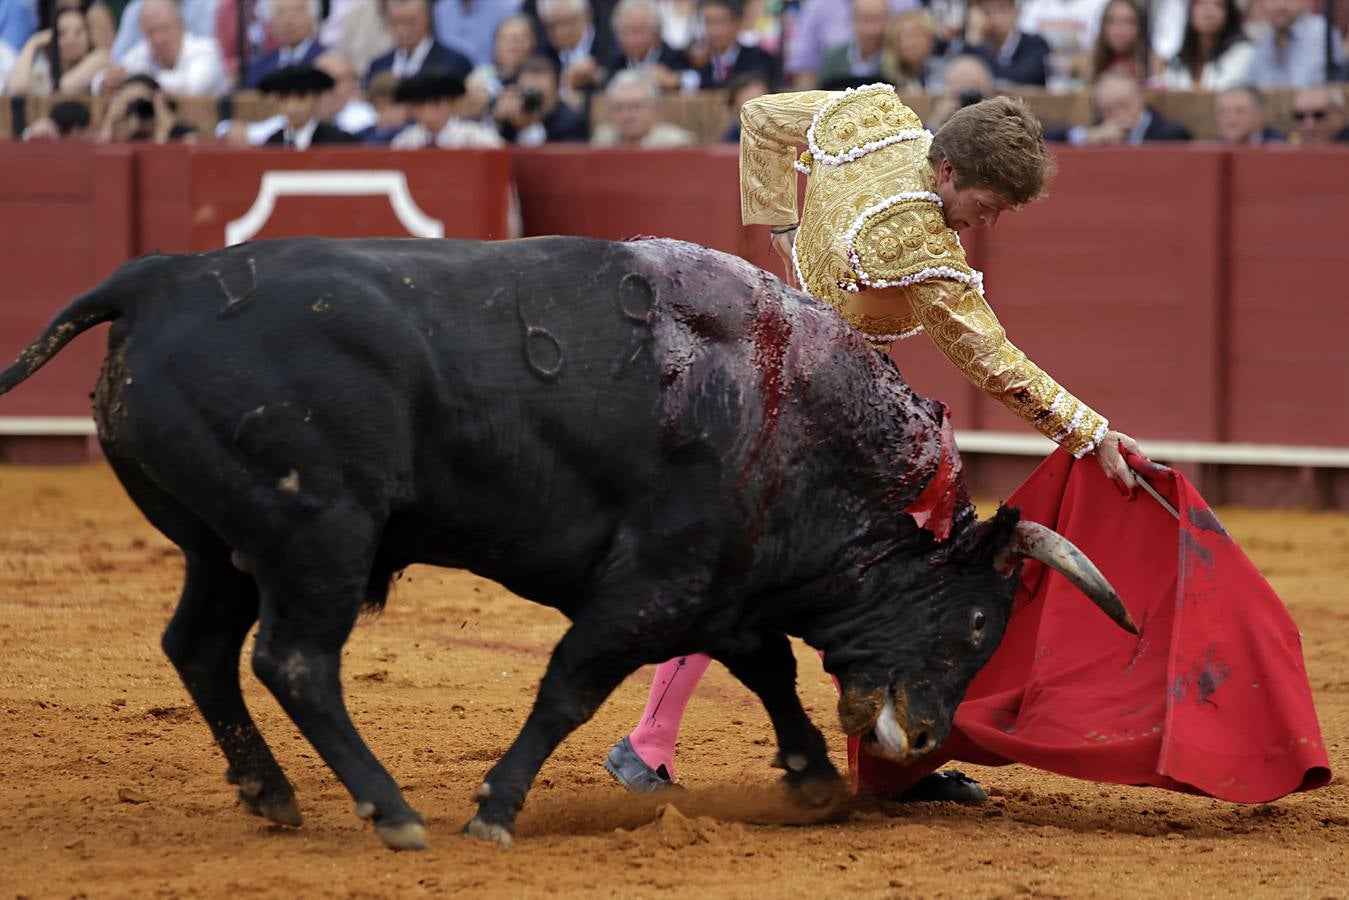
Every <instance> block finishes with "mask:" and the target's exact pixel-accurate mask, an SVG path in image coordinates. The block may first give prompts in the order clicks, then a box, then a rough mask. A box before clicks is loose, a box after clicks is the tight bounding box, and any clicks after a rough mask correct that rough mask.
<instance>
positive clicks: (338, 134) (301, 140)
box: [258, 65, 359, 150]
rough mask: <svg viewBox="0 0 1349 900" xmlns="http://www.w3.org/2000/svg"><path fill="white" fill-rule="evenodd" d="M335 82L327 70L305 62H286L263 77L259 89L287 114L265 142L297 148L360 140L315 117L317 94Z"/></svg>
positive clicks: (328, 89) (319, 94)
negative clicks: (289, 64) (281, 124)
mask: <svg viewBox="0 0 1349 900" xmlns="http://www.w3.org/2000/svg"><path fill="white" fill-rule="evenodd" d="M334 84H335V82H334V81H333V79H332V76H331V75H329V74H328V73H327V72H323V71H320V70H318V69H316V68H314V67H313V66H308V65H301V66H286V67H285V68H283V69H277V70H276V71H275V72H272V73H271V74H269V75H267V76H266V77H264V78H263V79H262V81H260V82H259V83H258V89H259V90H261V91H262V92H263V93H264V94H271V95H272V96H274V97H275V98H276V101H277V108H278V111H279V112H280V113H281V115H283V116H285V117H286V124H285V125H283V126H282V127H281V128H280V129H278V130H277V131H276V132H275V133H273V134H272V136H271V137H269V138H267V141H266V143H267V144H268V145H270V146H285V147H293V148H294V149H296V150H307V149H309V147H310V146H311V145H313V144H355V143H359V139H358V138H357V137H356V136H355V135H351V134H347V133H346V132H345V131H343V130H342V129H340V128H338V127H337V126H336V125H329V124H328V123H327V122H320V121H319V119H318V106H319V98H320V97H322V96H323V94H324V93H325V92H327V91H330V90H332V89H333V85H334Z"/></svg>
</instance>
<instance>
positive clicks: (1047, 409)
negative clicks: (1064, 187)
mask: <svg viewBox="0 0 1349 900" xmlns="http://www.w3.org/2000/svg"><path fill="white" fill-rule="evenodd" d="M909 298H910V301H911V303H912V304H913V308H914V312H915V313H916V314H917V316H918V318H919V320H920V321H921V322H922V323H923V329H924V330H925V331H926V332H927V334H928V336H929V337H931V338H932V341H933V343H935V344H936V345H937V348H938V349H940V350H941V352H942V353H943V354H945V355H946V358H947V359H949V360H951V362H952V363H954V364H955V365H956V367H957V368H958V369H960V371H962V372H964V373H965V377H966V378H968V379H969V380H970V381H971V382H973V383H974V384H975V385H976V386H977V387H978V388H979V389H980V390H981V391H983V392H984V393H986V394H988V395H989V396H990V397H992V398H994V399H995V400H997V401H998V402H999V403H1001V404H1002V405H1003V406H1005V407H1007V409H1008V410H1009V411H1011V413H1012V414H1013V415H1015V416H1017V417H1018V418H1020V419H1021V420H1023V421H1024V422H1026V423H1027V424H1029V425H1030V426H1031V427H1032V428H1035V429H1036V430H1037V431H1039V432H1040V433H1041V434H1043V435H1045V436H1046V437H1048V438H1050V439H1052V440H1053V441H1054V442H1055V443H1057V444H1058V445H1059V446H1061V447H1062V448H1063V449H1065V450H1067V451H1068V452H1069V453H1071V454H1073V456H1076V457H1082V456H1085V455H1087V454H1088V453H1090V452H1091V451H1092V450H1094V449H1096V445H1097V444H1099V443H1100V442H1101V439H1102V438H1103V437H1105V433H1106V430H1107V429H1108V427H1109V423H1108V422H1107V421H1106V420H1105V419H1104V418H1103V417H1102V416H1101V415H1099V414H1098V413H1096V412H1095V411H1094V410H1092V409H1091V407H1089V406H1087V405H1086V404H1085V403H1083V402H1082V401H1080V400H1078V399H1077V398H1076V397H1074V396H1073V395H1072V394H1070V393H1068V392H1067V391H1065V390H1064V389H1063V388H1061V387H1059V385H1058V383H1057V382H1056V381H1054V379H1052V378H1050V377H1049V376H1048V375H1047V374H1045V372H1044V371H1043V370H1042V369H1040V367H1039V366H1037V365H1035V363H1033V362H1031V361H1030V360H1029V359H1027V358H1026V354H1024V353H1022V352H1021V351H1020V350H1018V349H1017V348H1016V346H1014V345H1013V344H1012V342H1011V341H1009V340H1007V334H1006V332H1005V331H1004V330H1003V328H1002V325H1001V324H999V323H998V319H997V316H995V315H993V310H991V309H989V307H988V304H987V303H985V302H984V298H983V297H982V296H981V295H980V293H979V291H978V290H977V289H976V288H975V287H974V286H973V285H969V284H965V283H964V282H961V281H956V280H953V279H932V280H928V281H921V282H919V283H918V284H915V285H912V286H911V287H910V288H909Z"/></svg>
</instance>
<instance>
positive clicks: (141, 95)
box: [98, 0, 197, 144]
mask: <svg viewBox="0 0 1349 900" xmlns="http://www.w3.org/2000/svg"><path fill="white" fill-rule="evenodd" d="M146 5H147V6H148V5H149V2H148V0H147V3H146ZM148 33H149V32H147V34H148ZM98 139H99V140H100V141H153V142H154V143H156V144H165V143H168V142H170V141H174V142H178V143H184V144H195V143H196V142H197V129H196V128H194V127H193V126H191V125H188V124H186V123H183V122H180V121H178V105H177V104H176V103H175V102H174V101H173V99H172V98H171V97H169V96H168V94H166V93H165V92H164V90H163V88H161V87H160V86H159V82H157V81H155V79H153V78H151V77H150V76H149V75H145V74H137V75H131V76H129V77H128V78H127V79H126V80H125V81H123V82H122V83H121V85H120V86H119V87H118V88H117V89H116V90H115V91H114V92H113V95H112V99H111V100H109V101H108V108H107V110H106V111H105V112H104V113H103V121H102V124H101V125H100V126H99V135H98Z"/></svg>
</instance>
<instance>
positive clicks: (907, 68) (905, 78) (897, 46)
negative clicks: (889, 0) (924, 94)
mask: <svg viewBox="0 0 1349 900" xmlns="http://www.w3.org/2000/svg"><path fill="white" fill-rule="evenodd" d="M936 50H937V20H936V19H934V18H932V16H931V15H930V14H929V13H928V11H927V10H925V9H913V10H909V11H908V12H903V13H900V14H899V15H898V16H896V17H895V19H894V21H893V22H892V23H891V24H890V36H889V40H888V41H886V46H885V55H884V57H883V58H882V60H881V73H882V75H884V76H885V77H884V78H883V80H884V81H888V82H889V83H890V84H893V85H894V86H895V87H896V88H898V89H899V90H901V91H927V90H936V89H937V88H938V87H940V85H941V74H942V68H943V66H942V60H941V57H939V56H937V54H936Z"/></svg>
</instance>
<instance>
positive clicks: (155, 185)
mask: <svg viewBox="0 0 1349 900" xmlns="http://www.w3.org/2000/svg"><path fill="white" fill-rule="evenodd" d="M137 171H138V174H139V177H140V202H141V217H140V228H139V233H138V239H139V245H140V247H141V249H142V251H149V250H154V249H159V250H163V251H164V252H166V253H168V252H179V251H185V250H212V249H215V248H217V247H222V246H225V245H226V244H234V243H239V242H240V241H245V240H252V239H261V238H275V237H293V236H297V235H307V234H318V235H324V236H326V237H382V236H392V237H399V236H416V237H465V238H502V237H506V236H507V210H508V206H509V191H510V187H509V183H510V158H509V157H508V156H507V155H506V153H505V152H504V151H498V150H483V151H457V152H453V153H447V152H443V151H438V150H427V151H407V152H396V151H385V150H372V149H369V148H364V149H347V150H337V149H326V148H325V149H322V150H313V151H309V152H306V153H295V152H292V151H286V150H257V149H252V150H237V149H227V148H218V147H192V148H184V147H171V146H170V147H146V148H144V149H142V150H141V151H140V153H139V154H138V155H137Z"/></svg>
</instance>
